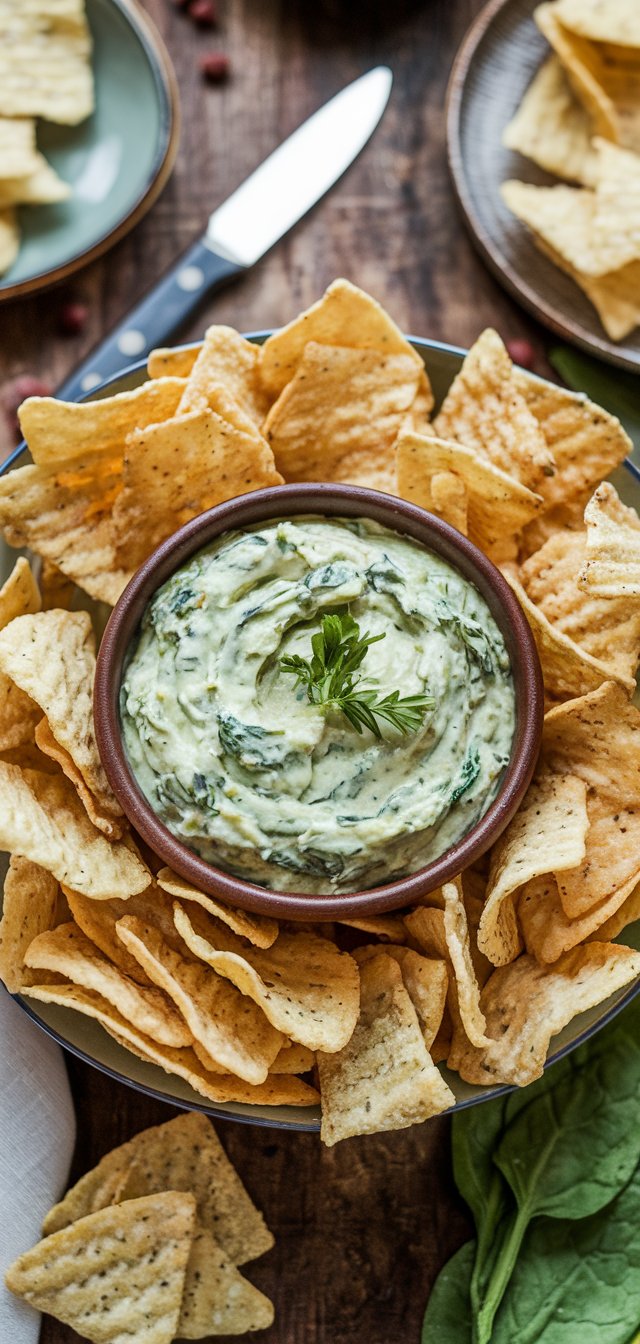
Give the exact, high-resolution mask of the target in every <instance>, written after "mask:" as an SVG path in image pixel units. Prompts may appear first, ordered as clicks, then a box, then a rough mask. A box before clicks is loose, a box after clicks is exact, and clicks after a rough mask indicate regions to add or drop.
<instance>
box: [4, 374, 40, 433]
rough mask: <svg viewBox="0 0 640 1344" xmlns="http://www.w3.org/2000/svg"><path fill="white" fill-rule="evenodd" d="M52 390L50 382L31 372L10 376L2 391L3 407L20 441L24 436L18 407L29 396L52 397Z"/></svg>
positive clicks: (9, 424) (8, 421)
mask: <svg viewBox="0 0 640 1344" xmlns="http://www.w3.org/2000/svg"><path fill="white" fill-rule="evenodd" d="M52 390H53V389H52V388H51V386H50V384H49V383H45V382H43V380H42V378H34V376H33V374H31V373H20V374H18V376H17V378H10V379H9V381H8V382H7V383H5V384H4V387H3V388H2V391H1V392H0V400H1V402H2V409H3V411H4V414H5V418H6V421H7V424H8V426H9V428H10V430H11V431H12V433H13V434H14V435H15V438H16V440H17V441H18V443H19V442H20V439H21V438H22V431H21V429H20V425H19V423H18V408H19V407H20V406H21V405H22V403H23V401H26V399H27V397H50V396H51V392H52Z"/></svg>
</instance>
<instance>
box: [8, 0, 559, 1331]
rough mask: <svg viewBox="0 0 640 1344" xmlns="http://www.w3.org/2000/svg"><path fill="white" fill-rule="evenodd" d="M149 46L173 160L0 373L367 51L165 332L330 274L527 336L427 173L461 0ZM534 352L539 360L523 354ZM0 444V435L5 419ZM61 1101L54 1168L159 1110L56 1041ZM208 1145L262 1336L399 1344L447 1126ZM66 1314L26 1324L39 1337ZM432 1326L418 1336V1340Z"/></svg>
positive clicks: (415, 307)
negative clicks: (275, 233) (291, 210)
mask: <svg viewBox="0 0 640 1344" xmlns="http://www.w3.org/2000/svg"><path fill="white" fill-rule="evenodd" d="M145 7H146V9H147V10H148V12H149V13H150V14H151V16H152V18H153V19H154V20H155V22H156V23H157V25H158V27H159V29H160V31H161V33H162V35H163V37H164V38H165V41H166V42H167V45H168V47H169V50H170V52H171V55H172V58H173V61H174V64H175V68H176V73H177V77H178V82H179V86H180V92H181V97H182V114H183V125H182V138H181V148H180V154H179V158H178V162H177V165H176V168H175V170H174V173H173V177H172V179H171V181H170V183H169V185H168V187H167V188H166V189H165V191H164V193H163V195H162V196H161V198H160V200H159V201H158V202H157V203H156V205H155V207H154V208H153V210H152V211H151V213H150V215H148V216H147V218H146V219H145V220H144V221H143V223H142V224H141V225H139V227H138V228H137V229H136V230H135V231H134V233H133V234H132V235H131V236H129V237H128V238H127V239H125V240H124V241H123V242H121V243H120V244H119V245H118V246H117V247H116V248H114V249H113V251H111V252H110V253H109V254H108V255H107V256H106V257H105V258H103V259H102V260H101V261H98V262H96V263H94V264H93V265H92V266H90V267H88V268H87V270H85V271H84V272H82V273H81V274H80V275H79V276H78V277H76V279H75V280H74V281H73V282H70V283H69V285H67V286H66V287H65V288H63V289H60V290H54V291H50V292H49V293H46V294H42V295H40V296H39V297H38V296H37V297H35V298H33V299H30V300H23V301H22V302H20V303H17V304H14V305H12V306H9V307H6V308H4V309H3V310H2V314H1V316H0V368H1V370H2V375H1V376H2V380H5V379H6V378H8V377H10V376H11V375H14V374H18V373H24V372H30V373H34V374H36V375H39V376H40V377H42V378H46V379H47V380H48V381H49V382H51V383H52V385H54V386H55V385H56V384H57V383H59V382H61V380H62V379H63V377H64V376H65V375H66V374H67V373H68V372H70V370H71V369H72V367H73V365H74V363H76V362H77V361H78V360H79V359H80V358H81V357H82V356H83V355H84V354H85V353H86V352H87V351H88V350H89V348H90V347H91V346H92V345H93V344H94V343H95V342H96V341H98V340H99V339H100V337H101V336H102V335H103V333H104V332H105V331H106V330H107V329H108V328H109V327H110V326H111V325H112V324H113V323H114V322H115V321H116V320H117V319H119V318H120V317H121V316H122V315H123V314H124V313H125V311H126V309H127V307H128V306H130V304H131V303H132V302H133V301H134V300H135V299H137V298H138V296H139V295H140V294H141V293H142V292H143V291H144V289H145V288H146V287H147V286H149V285H150V284H151V283H152V282H153V281H154V280H155V279H156V278H157V277H158V276H159V275H160V273H161V272H162V271H163V270H164V268H165V267H167V266H168V265H169V264H170V263H171V262H172V261H173V259H174V258H175V256H176V255H177V254H178V253H179V252H180V251H182V250H183V249H184V248H185V247H186V246H187V244H188V243H189V242H190V241H191V240H192V239H193V237H194V236H195V235H196V234H197V233H198V232H199V231H201V230H202V227H203V224H204V221H205V219H206V216H207V215H208V213H209V212H210V210H211V209H212V208H213V206H214V205H215V204H217V203H218V202H220V201H222V200H223V199H224V198H225V197H226V196H227V195H228V193H229V192H230V191H231V190H233V188H234V187H236V186H237V185H238V183H240V182H241V181H242V179H243V178H244V177H245V176H246V174H247V173H248V172H250V171H251V169H253V168H254V167H255V166H256V165H257V164H258V163H259V162H260V160H261V159H262V158H264V156H265V155H266V154H267V153H269V151H270V150H272V149H273V148H274V147H275V146H276V145H277V144H278V143H279V142H280V141H281V140H282V139H283V137H284V136H286V135H287V134H288V133H289V132H290V131H292V130H293V129H294V128H295V126H296V125H297V124H298V123H299V122H300V121H302V120H303V119H304V118H305V117H306V116H307V115H309V113H311V112H312V111H314V109H315V108H317V107H318V106H320V104H322V103H323V102H325V100H326V99H327V98H328V97H329V96H330V95H331V94H333V93H335V92H336V91H337V90H338V89H340V88H341V87H342V86H343V85H345V84H346V83H348V82H349V81H350V80H351V79H353V78H355V77H356V76H357V75H358V74H360V73H362V72H364V71H365V70H367V69H368V68H369V67H370V66H372V65H375V64H377V63H379V62H385V63H388V64H389V65H390V66H391V67H392V69H393V73H394V77H395V84H394V90H393V94H392V98H391V102H390V105H389V108H388V110H387V112H386V114H385V117H384V119H383V122H382V124H381V126H380V127H379V129H378V131H377V132H376V134H375V136H374V138H373V140H372V141H371V143H370V144H369V146H368V147H367V148H366V149H365V151H364V153H363V154H362V155H361V157H360V159H359V160H358V162H357V163H356V164H355V165H354V166H353V167H352V168H351V170H350V171H349V172H348V174H347V175H346V176H345V177H344V178H343V180H342V181H341V182H340V183H339V184H338V186H337V187H336V188H335V189H334V191H333V192H331V194H330V195H329V196H328V197H326V198H325V199H324V200H323V201H322V202H321V203H320V204H319V205H318V206H317V207H316V209H315V210H314V211H313V212H312V214H311V215H310V216H309V217H308V218H307V219H306V220H304V221H303V222H302V223H301V224H300V225H299V227H298V228H297V229H296V230H295V231H294V232H293V233H292V234H291V235H290V236H289V237H288V238H286V239H285V240H284V241H283V242H281V243H280V244H279V246H278V247H277V248H276V249H275V250H274V251H273V252H272V253H271V255H269V256H268V257H266V258H265V259H264V260H263V262H262V263H261V264H260V265H258V266H257V267H256V268H255V270H254V271H253V273H251V274H249V275H247V276H246V277H245V278H243V279H242V280H241V281H240V282H239V283H237V284H236V285H235V287H233V288H230V289H228V290H227V291H226V292H224V293H223V294H222V295H221V296H219V297H218V298H217V299H214V300H213V301H212V302H211V303H210V304H209V305H208V307H206V308H205V309H204V311H203V312H202V313H201V314H200V316H199V317H198V319H197V321H194V323H193V324H192V326H191V327H190V328H189V329H188V330H187V331H186V332H185V335H186V336H187V337H197V336H199V335H200V334H201V333H202V331H203V329H204V327H205V325H206V324H207V323H209V322H212V321H215V322H227V323H231V324H232V325H234V326H237V327H239V328H240V329H241V330H251V329H256V328H259V327H267V326H277V325H278V324H280V323H282V322H284V321H287V320H288V319H289V318H290V317H292V316H293V315H294V314H296V313H297V312H298V311H299V310H300V309H301V308H303V307H305V306H306V305H307V304H309V303H311V302H312V301H313V300H314V299H316V298H317V297H319V295H320V294H321V292H322V290H323V289H324V287H325V286H326V285H327V284H328V282H329V281H331V280H332V279H334V278H335V277H336V276H338V275H345V276H348V277H349V278H350V279H351V280H353V281H355V282H356V283H357V284H359V285H362V286H363V287H364V288H365V289H368V290H370V291H371V292H372V293H373V294H375V295H376V296H377V297H378V298H379V299H381V300H382V302H383V303H384V304H385V305H387V306H388V308H389V310H390V312H391V313H392V315H393V317H394V318H395V319H396V320H397V321H398V322H399V324H400V325H401V326H402V327H403V328H404V329H405V330H406V331H410V332H413V333H415V334H418V335H424V336H430V337H434V338H437V339H439V340H443V341H450V342H452V343H454V344H458V345H469V344H470V343H471V342H472V341H473V340H474V338H475V337H476V336H477V335H478V333H479V332H480V331H481V330H482V328H483V327H484V326H486V325H488V324H492V325H494V326H496V327H497V328H498V330H499V331H500V332H501V334H502V335H503V337H505V338H507V339H508V338H510V337H514V336H526V337H528V338H529V339H531V340H533V342H534V345H535V346H536V348H537V349H538V350H539V351H542V348H543V337H542V333H541V332H540V331H539V330H538V329H536V328H535V327H534V325H533V323H532V322H531V321H530V319H529V318H528V317H527V316H526V315H525V314H524V313H523V312H521V311H520V310H519V309H518V308H517V307H516V305H515V304H514V303H513V302H512V301H511V300H510V299H509V298H508V297H507V296H506V295H505V294H504V293H503V292H502V291H501V289H500V288H499V287H498V285H497V284H496V283H495V281H494V280H493V279H492V278H491V276H490V275H489V274H488V273H487V271H485V269H484V267H483V265H482V263H481V262H480V260H479V259H478V257H477V256H476V255H475V253H474V251H473V249H472V247H471V244H470V242H469V240H468V238H467V236H466V234H465V231H464V228H463V226H462V224H461V222H460V219H459V218H458V216H457V213H456V208H455V205H454V201H453V196H452V191H451V187H450V184H449V180H448V175H447V168H446V159H445V148H444V124H443V123H444V118H443V105H444V94H445V87H446V82H447V76H448V73H449V69H450V67H451V62H452V60H453V57H454V54H455V52H456V50H457V47H458V45H459V43H460V41H461V39H462V37H463V34H464V32H465V30H466V28H467V26H468V24H469V23H470V21H471V20H472V18H473V17H474V15H475V14H476V13H477V12H478V10H479V9H480V0H387V2H386V3H385V2H384V0H362V2H361V3H357V2H356V0H219V8H220V17H221V25H220V29H219V31H218V32H217V33H215V34H207V33H203V32H202V31H199V30H197V29H196V28H195V27H194V26H193V24H191V23H190V22H189V21H188V20H187V19H186V18H185V17H184V15H182V14H180V13H179V12H178V11H177V10H176V8H175V6H174V4H173V3H172V0H146V5H145ZM213 47H219V48H223V49H224V50H226V51H227V52H228V53H229V55H230V57H231V60H232V63H233V78H232V79H231V80H230V82H229V83H228V84H227V85H225V86H224V87H222V86H221V87H207V86H206V85H204V84H203V83H202V82H201V79H200V78H199V76H198V73H197V61H198V57H199V55H201V54H202V53H203V52H204V51H206V50H208V49H209V48H213ZM70 298H74V299H79V300H81V301H82V302H85V303H87V304H88V306H89V310H90V317H89V321H88V324H87V327H86V329H85V330H84V332H83V333H82V334H81V335H79V336H76V337H74V338H69V337H63V336H61V335H60V334H59V331H58V320H59V310H60V306H61V304H62V303H63V302H65V301H66V300H68V299H70ZM543 368H544V365H541V370H542V369H543ZM2 432H3V433H4V434H5V439H4V440H3V441H2V442H0V455H2V450H5V451H6V450H7V449H8V448H9V447H10V446H11V444H10V439H9V438H8V437H7V436H6V429H5V427H4V426H3V429H2ZM69 1071H70V1075H71V1081H72V1086H73V1092H74V1097H75V1102H76V1111H77V1118H78V1145H77V1151H76V1155H75V1160H74V1167H73V1173H72V1174H73V1176H74V1178H75V1177H77V1176H79V1175H80V1174H81V1173H83V1172H84V1171H86V1170H87V1169H88V1168H89V1167H90V1166H91V1165H92V1164H93V1163H94V1162H95V1161H96V1160H97V1159H98V1158H99V1157H100V1156H101V1155H102V1154H103V1153H104V1152H106V1151H107V1150H108V1149H110V1148H112V1147H113V1146H114V1145H115V1144H117V1143H120V1142H122V1141H123V1140H125V1139H126V1138H128V1137H130V1135H132V1134H133V1133H135V1132H136V1131H138V1130H139V1129H142V1128H144V1127H145V1126H147V1125H150V1124H156V1123H158V1122H160V1121H162V1120H166V1119H169V1118H170V1115H171V1114H172V1112H171V1111H170V1110H169V1108H168V1107H166V1106H163V1105H162V1104H161V1103H160V1102H157V1101H154V1100H151V1099H148V1098H145V1097H143V1096H140V1095H138V1094H137V1093H136V1092H134V1091H132V1090H130V1089H128V1088H126V1087H124V1086H118V1085H116V1084H115V1083H113V1082H111V1081H109V1080H108V1079H106V1078H104V1077H103V1076H102V1075H100V1074H98V1073H97V1072H95V1071H94V1070H92V1069H90V1068H88V1067H87V1066H85V1065H83V1064H80V1063H79V1062H78V1061H76V1060H75V1059H73V1058H71V1057H69ZM218 1129H219V1133H220V1135H221V1137H222V1141H223V1143H224V1144H225V1146H226V1148H227V1150H228V1152H229V1154H230V1156H231V1158H232V1160H233V1161H234V1162H235V1163H236V1165H237V1167H238V1170H239V1172H240V1174H241V1176H242V1177H243V1179H244V1180H245V1182H246V1184H247V1186H248V1188H249V1190H250V1191H251V1193H252V1195H253V1196H254V1197H255V1198H256V1200H257V1201H258V1203H259V1205H260V1207H261V1208H262V1209H263V1210H264V1212H265V1214H266V1217H267V1220H268V1223H269V1225H270V1227H271V1228H272V1229H273V1231H274V1233H275V1236H276V1247H275V1249H274V1250H273V1251H271V1252H270V1254H269V1255H268V1256H266V1257H265V1258H264V1259H263V1260H261V1261H257V1262H255V1263H254V1264H252V1265H250V1266H249V1267H248V1276H249V1277H250V1278H251V1279H252V1280H253V1281H254V1282H255V1283H256V1284H257V1285H258V1286H259V1287H260V1288H262V1289H263V1290H264V1291H265V1292H267V1293H269V1294H270V1296H271V1297H272V1298H273V1300H274V1301H275V1304H276V1323H275V1325H274V1326H273V1328H272V1329H271V1330H270V1331H267V1332H264V1333H263V1334H261V1335H260V1336H259V1337H258V1338H260V1339H264V1341H265V1344H365V1342H366V1344H400V1341H402V1344H418V1341H419V1338H420V1325H421V1320H422V1313H423V1310H424V1305H425V1302H426V1299H427V1296H428V1293H429V1288H430V1285H431V1283H432V1282H433V1279H434V1277H435V1275H436V1273H437V1272H438V1270H439V1268H440V1266H441V1265H442V1263H443V1262H444V1261H445V1260H446V1259H447V1257H448V1256H449V1255H450V1254H451V1253H452V1251H453V1250H454V1249H455V1248H456V1246H457V1245H458V1244H459V1243H460V1242H461V1241H462V1240H463V1239H464V1237H465V1236H466V1235H467V1232H468V1227H469V1223H468V1218H467V1215H466V1212H465V1209H464V1206H463V1205H462V1202H461V1201H460V1200H459V1199H458V1197H457V1195H456V1193H455V1191H454V1189H453V1186H452V1181H451V1175H450V1152H449V1123H448V1121H446V1120H441V1121H437V1120H436V1121H431V1122H430V1123H428V1124H426V1125H424V1126H422V1127H418V1128H414V1129H412V1130H407V1131H402V1132H399V1133H395V1134H389V1135H385V1136H380V1137H371V1138H366V1139H362V1140H358V1139H356V1140H353V1139H352V1140H349V1141H347V1142H345V1143H343V1144H340V1145H338V1147H337V1148H336V1149H333V1150H331V1151H327V1150H324V1149H322V1148H321V1146H320V1143H319V1140H318V1139H317V1138H316V1136H315V1135H306V1134H301V1135H296V1134H288V1133H280V1132H278V1131H277V1130H269V1129H261V1128H260V1129H258V1128H254V1127H249V1126H245V1125H234V1124H227V1123H225V1124H220V1125H219V1126H218ZM76 1338H77V1337H76V1335H75V1334H74V1332H73V1331H71V1330H70V1329H68V1328H67V1327H65V1326H61V1325H58V1324H57V1323H55V1322H52V1321H47V1322H46V1323H45V1324H44V1325H43V1329H42V1335H41V1344H71V1341H74V1340H75V1339H76ZM434 1344H437V1341H434Z"/></svg>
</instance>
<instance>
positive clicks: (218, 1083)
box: [22, 985, 318, 1106]
mask: <svg viewBox="0 0 640 1344" xmlns="http://www.w3.org/2000/svg"><path fill="white" fill-rule="evenodd" d="M22 993H23V994H24V995H25V996H27V997H28V998H30V999H37V1000H39V1002H41V1003H56V1004H58V1005H59V1007H61V1008H75V1009H76V1010H77V1011H78V1012H80V1013H85V1014H86V1016H87V1017H92V1018H94V1019H95V1020H96V1021H98V1022H100V1024H101V1025H102V1026H103V1027H105V1029H106V1030H107V1031H108V1032H109V1033H110V1035H112V1036H115V1037H116V1038H117V1039H118V1040H119V1041H120V1042H121V1044H122V1045H124V1046H125V1047H126V1048H127V1049H130V1050H131V1051H132V1053H133V1054H134V1055H138V1056H139V1057H140V1058H141V1059H144V1060H146V1061H147V1062H148V1063H150V1064H157V1065H159V1067H160V1068H161V1069H164V1071H165V1073H170V1074H175V1075H176V1076H177V1077H178V1078H182V1079H184V1081H185V1082H187V1083H188V1084H189V1086H190V1087H192V1088H193V1090H194V1092H198V1093H199V1094H200V1096H202V1097H206V1098H207V1100H208V1101H214V1102H216V1104H217V1103H221V1102H228V1101H235V1102H241V1103H242V1104H246V1105H248V1106H315V1105H316V1103H317V1101H318V1093H317V1092H316V1090H315V1088H313V1087H309V1085H308V1084H307V1083H304V1082H303V1081H302V1079H301V1078H287V1077H285V1078H280V1077H275V1078H274V1077H271V1076H270V1077H269V1078H267V1081H266V1082H265V1083H261V1084H260V1085H259V1086H257V1087H254V1086H252V1084H251V1083H245V1082H244V1081H243V1079H242V1078H236V1077H235V1076H234V1075H232V1074H213V1073H210V1072H208V1070H207V1069H205V1068H203V1067H202V1064H201V1063H200V1060H199V1059H198V1057H197V1055H196V1054H195V1053H194V1051H193V1050H191V1049H189V1048H188V1047H187V1048H185V1049H182V1050H176V1049H174V1048H173V1047H172V1046H170V1045H158V1044H157V1042H156V1041H153V1040H152V1039H151V1037H150V1036H144V1035H143V1033H142V1032H139V1031H138V1030H137V1028H136V1027H134V1026H132V1024H131V1023H130V1022H127V1021H126V1019H125V1018H124V1017H122V1016H121V1014H120V1013H119V1012H118V1010H117V1009H116V1008H114V1007H113V1006H112V1005H111V1004H110V1003H107V1000H106V999H103V998H102V997H101V996H100V995H99V994H96V993H95V992H94V991H93V990H90V989H81V988H80V986H78V985H30V986H28V988H25V989H23V990H22Z"/></svg>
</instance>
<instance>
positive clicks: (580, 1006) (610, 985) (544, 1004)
mask: <svg viewBox="0 0 640 1344" xmlns="http://www.w3.org/2000/svg"><path fill="white" fill-rule="evenodd" d="M638 974H640V952H634V951H632V949H631V948H628V947H618V946H616V945H615V944H613V943H590V944H589V945H588V946H587V947H576V948H575V949H574V951H572V952H567V953H566V954H565V955H564V956H563V957H561V958H560V960H559V961H557V962H556V963H555V965H554V966H551V967H546V966H539V965H538V963H537V962H536V961H535V960H534V958H533V957H530V956H526V955H525V956H522V957H519V958H518V960H517V961H514V962H511V964H510V965H509V966H502V967H500V968H499V970H497V971H494V973H493V975H492V976H491V979H490V980H488V981H487V984H486V985H485V987H484V989H483V991H482V998H481V1004H482V1008H483V1010H484V1012H485V1014H486V1019H487V1034H488V1035H489V1036H491V1037H493V1039H492V1041H491V1044H490V1045H488V1046H486V1047H485V1048H484V1049H483V1050H476V1049H475V1048H474V1046H472V1045H470V1044H469V1042H467V1041H465V1040H464V1038H463V1037H462V1036H460V1035H458V1036H454V1042H453V1046H452V1050H451V1054H450V1056H449V1060H448V1063H449V1066H450V1067H451V1068H454V1069H457V1071H458V1073H459V1074H460V1076H461V1078H464V1080H465V1082H468V1083H478V1084H481V1085H491V1084H495V1083H510V1084H513V1085H514V1086H516V1087H525V1086H526V1084H527V1083H531V1082H533V1081H534V1079H535V1078H539V1077H540V1076H541V1074H542V1072H543V1069H544V1063H545V1060H546V1057H547V1051H548V1049H549V1045H550V1042H551V1038H552V1037H553V1036H555V1035H556V1033H557V1032H559V1031H561V1030H562V1028H563V1027H565V1026H566V1025H567V1023H568V1022H571V1020H572V1019H573V1018H574V1017H576V1016H577V1014H578V1013H582V1012H585V1011H586V1010H587V1009H588V1008H593V1007H594V1006H595V1005H596V1004H598V1003H602V1002H603V1001H604V1000H605V999H607V998H608V997H609V995H610V994H613V993H615V991H616V990H618V989H622V988H623V986H624V985H627V984H629V982H630V981H631V980H633V979H634V978H635V976H637V975H638Z"/></svg>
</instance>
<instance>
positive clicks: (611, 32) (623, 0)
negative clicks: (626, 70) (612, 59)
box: [555, 0, 640, 48]
mask: <svg viewBox="0 0 640 1344" xmlns="http://www.w3.org/2000/svg"><path fill="white" fill-rule="evenodd" d="M555 10H556V14H557V17H558V18H559V20H560V22H561V23H562V24H563V25H564V27H565V28H571V29H572V31H573V32H574V33H579V34H580V35H581V36H582V37H590V38H591V39H592V40H593V41H595V42H614V43H616V44H619V45H620V46H629V47H638V48H640V10H639V9H638V6H637V4H636V0H606V4H603V3H602V0H557V3H556V5H555Z"/></svg>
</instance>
